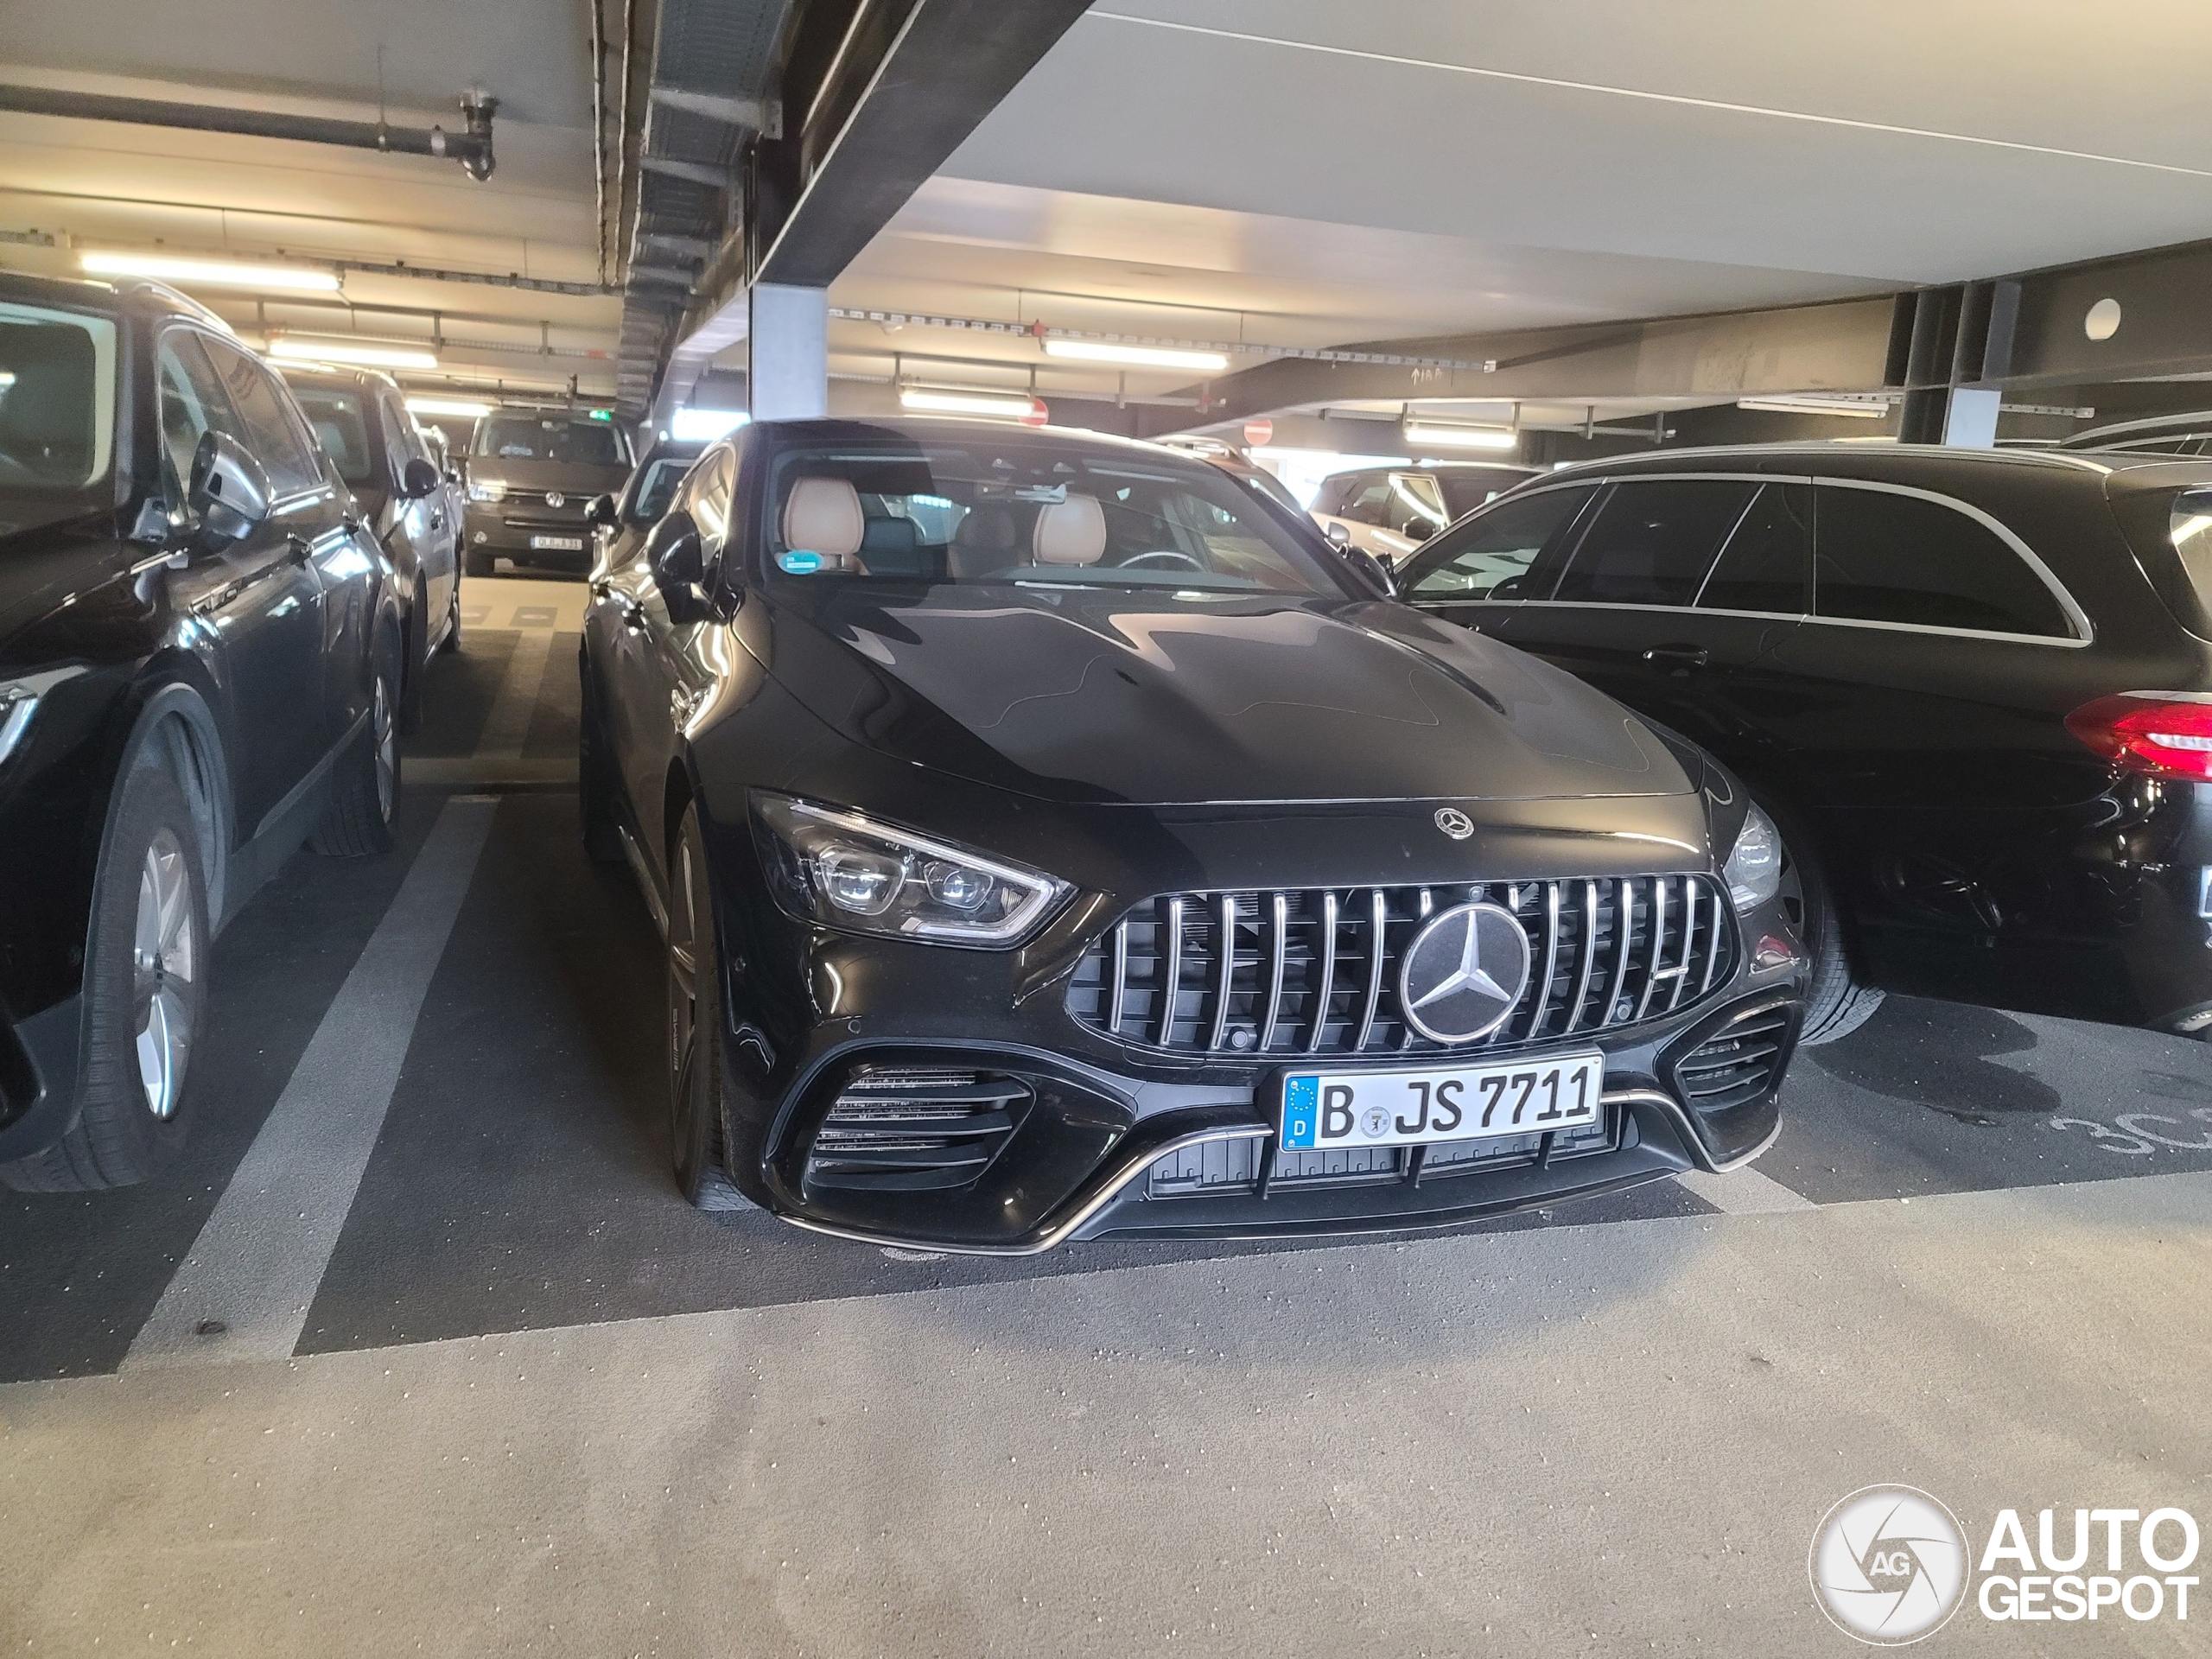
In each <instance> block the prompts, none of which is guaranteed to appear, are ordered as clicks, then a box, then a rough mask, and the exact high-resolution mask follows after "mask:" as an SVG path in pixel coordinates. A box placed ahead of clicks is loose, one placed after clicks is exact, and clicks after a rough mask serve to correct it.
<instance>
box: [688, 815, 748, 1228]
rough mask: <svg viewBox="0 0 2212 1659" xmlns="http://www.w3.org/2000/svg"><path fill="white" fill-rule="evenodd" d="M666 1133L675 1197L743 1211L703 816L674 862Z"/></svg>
mask: <svg viewBox="0 0 2212 1659" xmlns="http://www.w3.org/2000/svg"><path fill="white" fill-rule="evenodd" d="M668 886H669V895H668V1102H669V1110H668V1131H669V1143H670V1161H671V1164H672V1165H673V1166H674V1169H675V1174H676V1187H677V1191H678V1192H681V1193H683V1197H684V1198H685V1200H686V1201H687V1202H689V1203H690V1204H691V1205H693V1206H694V1207H695V1208H697V1209H701V1210H742V1209H746V1208H748V1207H749V1206H748V1205H747V1202H746V1200H745V1198H743V1197H742V1196H741V1194H740V1193H739V1192H738V1190H737V1188H736V1187H735V1186H734V1185H732V1184H731V1181H730V1179H729V1174H728V1171H727V1170H726V1169H725V1168H724V1167H723V1164H722V1043H721V1029H722V1006H721V957H720V956H719V955H718V954H717V952H716V950H715V919H714V912H713V909H712V906H711V904H710V902H709V898H708V887H707V848H706V842H705V841H704V839H703V838H702V836H701V835H700V833H699V809H698V808H697V807H696V805H694V806H687V807H686V808H684V810H683V824H682V826H681V827H680V828H679V829H677V834H676V844H675V845H674V846H673V847H672V848H671V849H670V855H669V883H668Z"/></svg>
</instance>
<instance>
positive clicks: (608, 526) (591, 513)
mask: <svg viewBox="0 0 2212 1659" xmlns="http://www.w3.org/2000/svg"><path fill="white" fill-rule="evenodd" d="M584 517H585V518H587V519H588V520H589V521H590V522H591V523H593V524H597V525H598V526H599V527H600V528H601V530H613V528H614V527H615V525H616V524H619V523H620V522H621V521H620V518H619V517H618V515H617V514H616V513H615V511H614V498H613V496H611V495H594V497H592V499H591V505H589V506H588V507H586V508H585V509H584Z"/></svg>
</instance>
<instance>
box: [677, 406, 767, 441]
mask: <svg viewBox="0 0 2212 1659" xmlns="http://www.w3.org/2000/svg"><path fill="white" fill-rule="evenodd" d="M752 418H753V417H752V416H750V415H747V413H745V411H744V410H736V409H679V410H677V411H676V413H675V414H673V415H672V416H670V417H669V422H668V435H669V436H670V437H671V438H674V439H675V440H676V441H677V442H678V443H712V442H714V441H715V439H716V438H719V437H721V436H724V435H727V434H728V433H731V432H734V431H736V430H737V429H738V428H739V427H741V426H743V425H744V424H745V423H747V421H749V420H751V419H752Z"/></svg>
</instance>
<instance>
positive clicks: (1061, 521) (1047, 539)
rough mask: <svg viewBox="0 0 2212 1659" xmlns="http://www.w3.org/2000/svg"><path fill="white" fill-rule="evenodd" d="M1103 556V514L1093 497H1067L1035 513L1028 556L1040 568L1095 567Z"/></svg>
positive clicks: (1104, 548)
mask: <svg viewBox="0 0 2212 1659" xmlns="http://www.w3.org/2000/svg"><path fill="white" fill-rule="evenodd" d="M1105 553H1106V513H1105V510H1104V509H1103V508H1102V507H1101V506H1100V505H1098V498H1097V497H1096V496H1095V495H1075V494H1071V495H1069V497H1068V499H1066V500H1065V501H1053V502H1049V503H1047V504H1046V505H1044V506H1042V507H1040V508H1039V509H1038V511H1037V523H1036V524H1035V526H1034V527H1033V529H1032V530H1031V531H1030V532H1029V555H1030V557H1032V558H1033V559H1034V560H1035V561H1036V562H1037V563H1039V564H1096V563H1098V561H1099V560H1100V559H1101V558H1103V557H1104V556H1105Z"/></svg>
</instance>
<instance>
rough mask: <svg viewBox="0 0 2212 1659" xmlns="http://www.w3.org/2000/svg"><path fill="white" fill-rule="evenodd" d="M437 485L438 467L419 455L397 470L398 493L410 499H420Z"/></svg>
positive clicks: (433, 490) (431, 491)
mask: <svg viewBox="0 0 2212 1659" xmlns="http://www.w3.org/2000/svg"><path fill="white" fill-rule="evenodd" d="M437 487H438V469H437V468H436V467H433V466H431V465H430V463H429V461H424V460H423V458H422V457H421V456H420V455H417V456H416V457H415V459H414V460H412V461H409V462H408V463H407V465H406V466H404V467H401V468H400V470H399V493H400V494H402V495H404V496H405V497H406V498H407V499H409V500H410V501H420V500H421V499H423V497H424V496H426V495H429V494H431V493H434V492H435V490H436V489H437Z"/></svg>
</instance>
